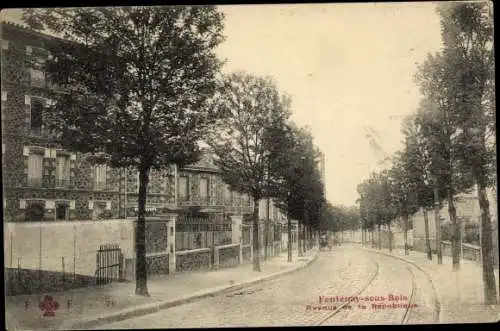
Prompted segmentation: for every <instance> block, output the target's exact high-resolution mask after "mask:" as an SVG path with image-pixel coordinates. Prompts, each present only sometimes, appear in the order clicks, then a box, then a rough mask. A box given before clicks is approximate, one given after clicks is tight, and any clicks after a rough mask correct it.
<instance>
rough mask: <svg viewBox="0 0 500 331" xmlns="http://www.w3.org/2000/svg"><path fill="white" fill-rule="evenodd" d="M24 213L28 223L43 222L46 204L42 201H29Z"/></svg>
mask: <svg viewBox="0 0 500 331" xmlns="http://www.w3.org/2000/svg"><path fill="white" fill-rule="evenodd" d="M24 213H25V219H26V221H27V222H41V221H42V220H43V216H44V213H45V203H44V202H43V201H40V200H31V201H30V200H28V201H26V209H25V212H24Z"/></svg>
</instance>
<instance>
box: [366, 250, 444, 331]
mask: <svg viewBox="0 0 500 331" xmlns="http://www.w3.org/2000/svg"><path fill="white" fill-rule="evenodd" d="M360 248H361V249H363V250H366V251H369V252H373V253H377V254H380V255H385V256H388V257H392V258H395V259H398V260H401V261H404V262H406V263H409V264H411V265H413V266H414V267H416V268H417V269H418V270H420V271H422V272H423V273H424V274H425V275H426V276H427V279H428V280H429V282H430V283H431V286H432V289H433V291H434V293H435V294H436V298H435V300H434V307H435V309H436V314H437V317H436V320H437V321H436V323H439V320H440V315H441V302H440V301H439V295H438V291H436V287H435V286H434V281H433V279H432V277H431V275H430V274H429V271H427V270H425V268H424V267H422V266H420V265H418V263H416V262H414V261H411V260H408V259H406V258H404V257H401V256H398V255H395V254H392V253H387V252H381V251H378V250H375V249H373V248H366V247H360Z"/></svg>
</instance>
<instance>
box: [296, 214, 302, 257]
mask: <svg viewBox="0 0 500 331" xmlns="http://www.w3.org/2000/svg"><path fill="white" fill-rule="evenodd" d="M302 223H303V221H302V220H299V223H298V224H297V225H298V228H297V251H298V255H299V256H303V254H302V226H303V225H302Z"/></svg>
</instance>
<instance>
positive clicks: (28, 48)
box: [26, 46, 33, 55]
mask: <svg viewBox="0 0 500 331" xmlns="http://www.w3.org/2000/svg"><path fill="white" fill-rule="evenodd" d="M31 53H33V48H32V47H31V46H26V55H31Z"/></svg>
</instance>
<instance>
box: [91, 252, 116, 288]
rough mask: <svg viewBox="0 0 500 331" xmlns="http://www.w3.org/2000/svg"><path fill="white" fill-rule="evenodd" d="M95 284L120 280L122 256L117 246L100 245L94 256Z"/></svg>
mask: <svg viewBox="0 0 500 331" xmlns="http://www.w3.org/2000/svg"><path fill="white" fill-rule="evenodd" d="M96 266H97V268H96V272H95V277H96V284H97V285H102V284H108V283H111V282H113V281H120V280H122V276H123V254H122V250H121V249H120V247H119V246H118V245H117V244H106V245H100V246H99V249H98V250H97V256H96Z"/></svg>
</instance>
